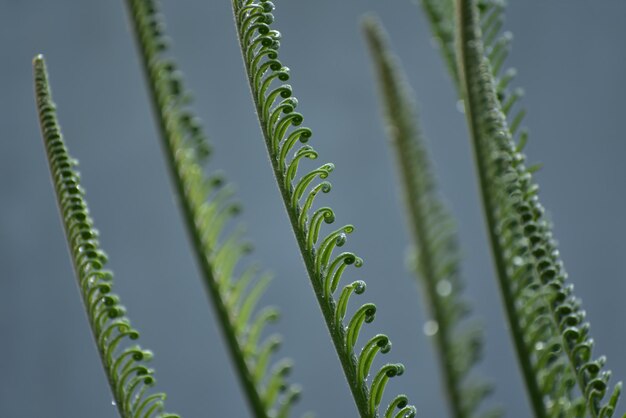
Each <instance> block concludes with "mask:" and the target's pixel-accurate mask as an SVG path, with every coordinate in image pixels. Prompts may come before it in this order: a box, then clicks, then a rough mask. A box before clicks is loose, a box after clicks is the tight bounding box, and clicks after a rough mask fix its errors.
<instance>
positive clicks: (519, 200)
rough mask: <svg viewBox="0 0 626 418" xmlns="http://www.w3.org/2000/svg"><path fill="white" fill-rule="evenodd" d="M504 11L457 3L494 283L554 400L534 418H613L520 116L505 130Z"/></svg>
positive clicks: (604, 377)
mask: <svg viewBox="0 0 626 418" xmlns="http://www.w3.org/2000/svg"><path fill="white" fill-rule="evenodd" d="M479 9H480V11H481V13H482V15H481V16H482V21H481V20H480V18H479ZM501 10H502V5H501V4H498V3H496V2H494V1H492V2H487V1H484V2H481V3H479V4H476V2H474V1H471V0H460V1H459V2H458V10H457V15H458V22H459V23H458V27H459V42H458V45H457V46H458V51H459V69H460V74H461V84H462V86H463V91H464V93H463V96H464V98H465V102H466V106H465V107H466V114H467V118H468V122H469V125H470V130H471V133H472V138H473V145H474V150H475V155H476V162H477V166H478V171H479V177H480V182H481V192H482V194H483V201H484V207H485V213H486V216H487V222H488V228H489V230H490V239H491V244H492V247H493V249H494V251H493V253H494V256H495V259H496V265H497V269H498V272H499V274H498V275H499V276H500V277H502V278H504V280H505V281H506V282H507V284H506V285H505V286H507V287H508V292H509V297H510V300H508V301H507V302H506V304H509V303H510V304H511V305H514V306H515V307H516V309H517V311H518V314H519V318H520V319H519V321H518V326H519V328H520V330H521V331H522V333H521V335H522V336H521V342H520V344H522V345H524V346H525V347H526V349H527V351H528V352H532V354H531V362H532V364H533V365H532V367H533V369H534V370H533V372H534V374H535V376H536V377H535V382H537V385H538V386H539V387H540V388H541V390H543V393H546V391H547V392H548V393H549V396H542V395H540V393H541V391H540V390H538V393H535V394H531V397H532V399H533V405H534V406H535V409H536V410H537V409H538V410H541V411H543V412H542V416H563V415H562V414H565V416H586V415H590V416H592V417H610V416H612V415H613V413H614V410H615V406H616V403H617V400H618V397H619V393H620V391H621V383H618V384H617V385H616V386H615V388H614V389H613V390H612V391H611V395H610V396H609V399H608V400H604V398H605V396H606V395H607V394H608V393H609V391H610V388H609V384H608V381H609V377H610V372H609V371H606V370H604V363H605V359H604V357H600V358H598V359H594V358H593V356H592V347H593V339H592V338H591V337H590V335H589V328H590V327H589V323H588V322H586V321H585V312H584V310H583V309H582V307H581V302H580V300H579V299H577V298H576V297H575V296H574V294H573V287H572V285H570V284H568V283H567V280H566V279H567V274H566V273H565V270H564V267H563V262H562V260H561V258H560V254H559V251H558V249H557V246H556V243H555V241H554V239H553V237H552V231H551V225H550V224H549V222H548V221H547V220H546V219H545V217H544V209H543V207H542V205H541V204H540V203H539V199H538V196H537V193H538V186H537V184H536V183H534V181H533V180H532V171H533V169H532V168H528V167H526V165H525V156H524V155H523V154H522V153H521V149H522V147H523V143H524V142H525V141H526V136H525V134H521V135H520V139H519V141H520V143H518V144H516V143H515V140H514V137H515V134H516V130H517V127H518V126H519V124H520V122H521V118H522V117H523V112H522V113H521V114H520V113H518V114H517V115H516V116H514V117H513V118H512V119H511V122H510V123H508V122H507V117H506V116H507V113H506V112H508V109H510V104H509V103H510V101H511V100H513V99H511V98H507V93H506V90H504V89H505V88H506V86H507V85H508V80H509V79H510V78H511V76H512V73H511V72H507V71H505V72H504V73H503V75H501V76H498V74H500V70H501V68H502V65H503V60H504V57H505V56H506V51H507V45H508V42H509V41H510V36H509V35H506V34H505V35H503V36H499V31H500V28H501V25H502V24H501V21H502V17H501ZM516 96H519V94H516ZM505 299H506V295H505ZM512 325H514V324H512ZM512 328H513V327H512ZM574 386H578V392H579V395H578V396H577V395H576V394H575V393H574V392H573V390H572V389H573V387H574ZM538 415H539V414H538Z"/></svg>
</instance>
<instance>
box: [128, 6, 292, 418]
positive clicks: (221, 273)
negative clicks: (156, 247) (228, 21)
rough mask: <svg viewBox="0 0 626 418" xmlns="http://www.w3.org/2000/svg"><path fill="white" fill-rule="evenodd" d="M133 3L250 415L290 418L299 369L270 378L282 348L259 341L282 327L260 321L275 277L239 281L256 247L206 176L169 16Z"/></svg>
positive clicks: (196, 243)
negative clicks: (167, 28) (173, 52)
mask: <svg viewBox="0 0 626 418" xmlns="http://www.w3.org/2000/svg"><path fill="white" fill-rule="evenodd" d="M126 3H127V5H128V10H129V13H130V18H131V19H130V20H131V23H132V27H133V29H134V32H135V34H136V39H137V43H138V46H139V50H140V52H141V60H142V63H143V68H144V72H145V76H146V79H147V83H148V90H149V93H150V97H151V100H152V104H153V110H154V112H155V115H156V118H157V121H158V127H159V131H160V136H161V139H162V143H163V149H164V151H165V155H166V160H167V162H168V166H169V168H170V173H171V176H172V179H173V183H174V185H175V189H176V193H177V195H178V200H179V203H180V206H181V210H182V212H183V217H184V220H185V225H186V228H187V232H188V233H189V236H190V237H191V241H192V248H193V251H194V254H195V257H196V260H197V261H198V264H199V266H200V270H201V273H202V278H203V281H204V284H205V286H206V288H207V291H208V294H209V296H210V299H211V302H212V305H213V306H214V308H215V312H216V314H217V317H218V320H219V323H220V325H221V329H222V332H223V334H224V336H225V338H226V342H227V344H228V347H229V351H230V354H231V357H232V360H233V363H234V365H235V368H236V373H237V376H238V378H239V380H240V383H241V385H242V388H243V390H244V392H245V395H246V398H247V401H248V404H249V407H250V410H251V412H252V414H253V416H254V417H255V418H273V417H276V418H287V417H288V416H289V414H290V410H291V406H292V405H293V403H294V402H295V400H296V399H297V398H298V396H299V394H300V389H299V388H298V387H297V386H295V385H290V384H288V383H287V382H286V376H287V374H288V373H289V371H290V370H291V368H292V362H291V361H290V360H287V359H283V360H281V361H279V362H277V363H276V364H275V366H274V367H273V368H272V369H271V370H268V367H269V365H270V356H271V354H272V353H273V352H274V351H276V350H277V349H278V347H279V346H280V343H281V340H280V337H279V336H277V335H272V336H270V337H268V338H267V339H266V340H265V341H262V342H260V341H259V340H260V337H261V334H262V332H263V329H264V327H265V325H267V324H268V323H269V322H272V321H275V320H276V319H278V315H279V312H278V310H277V309H275V308H273V307H266V308H264V309H261V310H260V311H259V312H258V313H256V316H253V313H254V310H255V305H256V303H257V301H258V299H259V298H260V297H261V295H262V293H263V291H264V290H265V288H266V287H267V285H268V282H269V279H270V276H269V275H268V274H263V275H261V276H260V277H257V276H258V267H257V266H249V267H248V268H247V269H245V270H244V272H243V273H242V274H241V275H239V276H238V275H237V273H236V271H235V270H236V267H237V265H238V264H239V262H240V259H241V258H242V256H244V255H245V254H247V253H249V252H250V250H251V246H250V245H249V244H248V243H246V242H244V241H242V238H241V235H242V231H241V228H240V229H238V230H236V231H235V232H231V233H229V234H227V233H225V232H224V229H225V228H226V226H227V225H228V224H229V221H231V220H232V218H233V217H234V216H235V215H236V214H237V213H238V212H239V210H240V209H239V205H238V204H236V203H234V202H233V199H232V195H233V189H232V187H230V186H228V185H225V184H224V183H225V181H224V179H223V176H222V175H221V174H220V173H214V174H212V175H211V176H209V177H206V176H205V175H204V173H203V169H202V162H203V161H204V160H205V159H206V157H207V156H208V155H209V154H210V147H209V145H208V143H207V141H206V135H205V134H204V131H203V128H202V126H201V124H200V121H199V119H198V118H197V117H196V116H195V115H194V114H193V112H192V110H191V109H190V106H189V104H190V103H189V102H190V99H189V94H188V92H187V91H186V90H185V88H184V85H183V80H182V76H181V73H180V71H179V70H178V69H177V65H176V64H175V62H174V61H173V60H172V59H171V58H169V57H168V56H167V42H166V38H165V35H164V22H163V18H162V15H161V14H159V13H158V10H157V4H156V2H155V1H154V0H128V1H127V2H126ZM224 235H225V237H223V236H224Z"/></svg>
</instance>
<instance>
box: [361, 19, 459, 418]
mask: <svg viewBox="0 0 626 418" xmlns="http://www.w3.org/2000/svg"><path fill="white" fill-rule="evenodd" d="M363 28H364V31H365V35H366V40H367V43H368V46H369V49H370V52H371V54H372V58H373V61H374V64H375V66H376V70H377V73H378V78H379V83H378V84H379V87H380V90H381V97H382V98H383V101H384V109H385V114H386V118H387V120H388V124H389V126H390V129H389V137H390V142H391V143H392V145H393V148H394V150H395V154H396V160H397V161H398V162H399V164H398V168H399V171H400V179H401V183H402V189H403V191H404V193H403V195H404V201H405V205H406V208H407V213H408V221H409V225H410V227H411V230H412V236H413V240H414V242H415V245H416V246H417V247H418V248H419V250H418V251H417V253H418V261H417V262H418V263H419V270H420V273H421V275H422V276H423V280H422V283H423V285H424V287H425V290H426V294H427V297H426V300H427V302H428V305H429V308H430V311H431V314H432V317H433V318H434V319H435V321H436V322H437V324H438V331H437V332H436V333H435V335H434V336H433V337H434V340H435V345H436V349H435V351H436V353H437V358H438V360H439V367H440V370H441V372H442V375H443V383H444V388H445V391H444V393H445V395H446V396H447V398H448V401H447V402H446V403H447V405H448V407H449V408H450V411H451V413H452V415H451V416H453V417H456V418H468V417H469V415H468V413H469V411H466V410H464V409H463V407H462V404H463V403H462V393H461V384H462V379H463V376H460V374H459V372H457V371H456V370H455V369H454V365H453V362H452V361H451V360H452V359H453V358H454V357H455V356H454V355H453V347H452V338H453V334H454V333H453V329H452V327H453V326H454V324H453V323H450V321H449V319H450V318H449V316H448V315H447V314H446V307H445V302H444V300H443V299H442V297H441V296H440V295H439V294H438V292H437V283H438V281H439V279H440V278H439V275H438V274H437V273H436V271H435V265H434V263H435V259H436V258H437V257H438V254H437V253H436V250H435V249H434V248H433V247H432V242H431V240H430V239H428V238H429V232H428V231H429V227H428V226H427V222H428V220H431V221H432V220H433V219H432V216H430V217H429V213H428V208H427V207H425V205H426V204H428V203H434V202H432V201H431V199H432V198H431V196H430V194H432V191H431V190H430V189H431V188H432V184H431V183H432V182H431V180H430V179H429V178H428V176H429V174H428V172H429V167H428V165H429V161H428V158H427V156H426V154H425V150H424V149H423V138H421V133H420V132H419V128H418V126H417V125H416V111H415V105H414V103H413V100H412V99H411V97H409V95H408V93H407V90H408V85H407V84H406V82H405V81H404V77H403V74H401V72H400V68H399V67H398V65H397V63H396V62H395V57H394V56H393V55H392V54H391V52H390V51H389V46H388V45H387V39H386V34H385V33H384V30H383V28H382V27H381V26H380V23H379V22H378V21H377V19H374V18H368V19H367V20H366V21H364V24H363ZM426 202H428V203H426ZM431 209H434V208H431ZM431 215H432V214H431ZM455 256H456V255H455ZM455 285H456V283H455ZM455 292H456V289H455ZM448 296H452V295H448ZM466 354H467V355H468V356H469V353H466Z"/></svg>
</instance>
